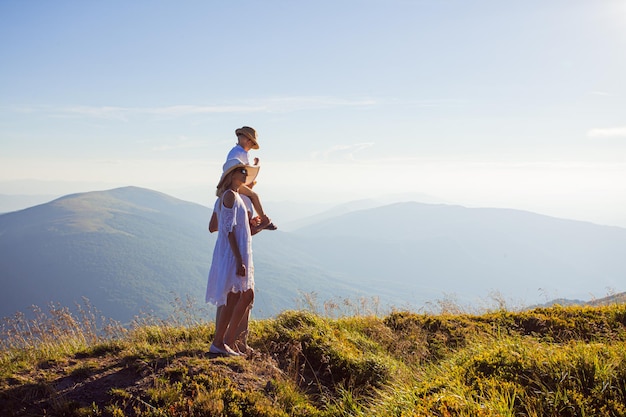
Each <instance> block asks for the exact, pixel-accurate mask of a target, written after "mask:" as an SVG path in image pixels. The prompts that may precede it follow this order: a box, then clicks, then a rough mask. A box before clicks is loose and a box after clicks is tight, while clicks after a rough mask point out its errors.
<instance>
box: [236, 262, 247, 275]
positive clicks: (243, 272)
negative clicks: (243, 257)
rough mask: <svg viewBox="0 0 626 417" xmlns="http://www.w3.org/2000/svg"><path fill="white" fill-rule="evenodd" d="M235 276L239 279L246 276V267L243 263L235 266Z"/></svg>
mask: <svg viewBox="0 0 626 417" xmlns="http://www.w3.org/2000/svg"><path fill="white" fill-rule="evenodd" d="M237 275H239V276H241V277H245V276H246V266H245V265H244V264H243V263H239V265H238V266H237Z"/></svg>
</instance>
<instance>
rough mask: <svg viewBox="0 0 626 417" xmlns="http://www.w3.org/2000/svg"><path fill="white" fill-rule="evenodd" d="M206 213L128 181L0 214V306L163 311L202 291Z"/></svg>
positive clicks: (120, 315)
mask: <svg viewBox="0 0 626 417" xmlns="http://www.w3.org/2000/svg"><path fill="white" fill-rule="evenodd" d="M209 216H210V210H209V209H207V208H206V207H203V206H200V205H197V204H192V203H187V202H183V201H181V200H176V199H174V198H171V197H168V196H166V195H164V194H161V193H157V192H154V191H149V190H144V189H140V188H136V187H127V188H121V189H115V190H110V191H107V192H92V193H85V194H77V195H71V196H67V197H63V198H61V199H58V200H55V201H53V202H51V203H48V204H44V205H40V206H36V207H32V208H29V209H26V210H22V211H19V212H14V213H8V214H5V215H3V216H0V251H1V253H2V256H1V257H0V271H1V274H2V275H1V279H2V285H3V287H4V289H5V290H4V291H3V292H2V296H0V297H1V301H0V303H1V304H2V311H3V312H5V313H6V312H8V313H9V314H12V313H13V312H15V311H25V310H26V308H27V307H28V306H29V305H31V304H36V305H45V304H47V303H48V302H60V303H61V304H63V305H73V304H74V303H75V302H77V301H80V300H81V297H87V298H88V299H90V300H91V302H92V304H93V305H95V306H97V307H98V308H99V309H100V310H102V312H103V313H104V314H105V315H106V316H107V317H112V318H115V319H119V320H123V321H127V320H129V319H130V318H132V317H133V316H134V315H136V314H138V313H139V312H140V311H141V310H144V311H155V312H157V313H158V314H163V313H164V312H167V311H169V310H170V309H171V306H170V303H171V302H172V301H173V300H174V299H175V297H176V296H182V297H184V296H185V295H186V294H202V293H203V291H204V287H205V285H206V273H207V270H208V266H209V265H210V252H211V250H212V247H213V243H212V236H211V235H210V234H209V233H208V232H207V231H206V228H205V227H203V225H206V224H208V219H209ZM5 315H6V314H5Z"/></svg>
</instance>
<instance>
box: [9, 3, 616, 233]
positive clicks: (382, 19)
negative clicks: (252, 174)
mask: <svg viewBox="0 0 626 417" xmlns="http://www.w3.org/2000/svg"><path fill="white" fill-rule="evenodd" d="M625 22H626V3H624V2H623V1H619V0H600V1H594V2H589V1H586V0H554V1H550V2H543V1H539V0H532V1H528V2H523V3H511V2H504V3H503V2H497V1H478V2H471V3H467V2H463V1H461V0H452V1H448V2H431V1H420V0H416V1H412V2H407V1H403V0H391V1H386V2H381V1H378V0H358V1H357V0H345V1H339V2H337V1H328V0H324V1H320V2H315V3H310V4H303V3H297V4H296V3H290V2H284V1H270V2H263V3H258V2H250V1H244V2H238V3H237V4H232V3H213V2H202V1H191V2H185V3H177V4H174V3H171V2H168V1H162V0H155V1H146V0H140V1H137V2H132V3H128V2H121V1H117V0H113V1H108V2H105V3H82V2H75V1H64V0H61V1H57V2H53V3H36V4H35V3H30V2H3V3H0V33H1V34H2V36H0V39H1V40H0V53H1V54H2V56H3V65H2V66H1V67H0V91H2V95H1V96H0V109H2V112H0V194H27V195H28V194H30V195H33V194H35V195H57V196H60V195H65V194H69V193H75V192H84V191H94V190H98V189H110V188H116V187H120V186H127V185H134V186H140V187H145V188H149V189H154V190H157V191H162V192H165V193H168V194H170V195H173V196H175V197H178V198H182V199H186V200H189V201H193V202H197V203H200V204H203V205H206V206H209V207H211V206H212V201H213V200H212V198H213V197H212V195H213V190H214V187H215V183H216V181H217V179H218V178H219V175H220V173H221V166H222V163H223V162H224V158H225V155H226V153H227V152H228V150H229V149H230V148H231V147H232V146H233V145H234V143H235V135H234V130H235V129H236V128H238V127H241V126H242V125H249V126H253V127H255V128H256V129H257V130H258V132H259V144H260V146H261V148H260V150H258V151H253V152H252V155H251V156H253V157H254V156H258V157H259V158H260V159H261V166H262V168H261V172H260V175H259V184H258V188H257V191H258V192H259V193H260V194H261V196H262V199H264V200H265V201H268V202H270V201H272V202H274V201H276V202H280V201H295V202H315V203H319V204H329V205H336V204H341V203H343V202H347V201H351V200H355V199H363V198H380V197H381V196H385V195H392V194H394V195H397V194H401V193H406V194H419V195H427V196H432V198H433V199H434V200H441V201H445V202H449V203H452V204H459V205H463V206H468V207H497V208H513V209H520V210H528V211H533V212H536V213H540V214H546V215H549V216H554V217H562V218H567V219H574V220H583V221H590V222H594V223H597V224H606V225H616V226H621V227H626V181H624V178H626V112H624V109H626V79H625V78H624V76H623V74H624V73H626V55H625V54H624V53H623V51H624V50H626V25H625V24H624V23H625ZM26 180H33V181H30V182H28V181H27V182H24V181H26ZM13 191H17V192H13ZM269 214H270V215H271V213H269Z"/></svg>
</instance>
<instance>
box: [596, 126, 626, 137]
mask: <svg viewBox="0 0 626 417" xmlns="http://www.w3.org/2000/svg"><path fill="white" fill-rule="evenodd" d="M587 136H588V137H590V138H626V126H619V127H607V128H597V129H591V130H589V131H588V132H587Z"/></svg>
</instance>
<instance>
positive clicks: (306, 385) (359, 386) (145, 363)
mask: <svg viewBox="0 0 626 417" xmlns="http://www.w3.org/2000/svg"><path fill="white" fill-rule="evenodd" d="M363 311H364V310H361V311H360V312H358V313H357V314H350V315H345V316H340V317H335V316H334V315H333V316H331V315H328V314H327V315H321V314H316V313H314V312H311V311H307V310H301V311H285V312H283V313H282V314H280V315H278V316H277V317H276V318H273V319H264V320H257V321H253V322H252V324H251V345H252V346H253V347H254V348H255V349H256V353H255V354H254V355H253V356H252V357H250V358H247V359H245V358H210V357H209V356H208V355H207V351H208V348H209V345H210V342H211V340H212V337H213V331H214V327H213V324H212V323H204V322H197V321H195V320H180V321H178V322H167V321H160V322H157V321H151V320H148V319H145V320H140V321H138V322H136V323H135V325H134V326H133V327H132V328H131V329H125V328H122V327H120V326H117V325H116V324H115V323H106V322H105V323H100V322H98V320H96V318H95V316H94V314H93V313H91V312H90V311H89V309H83V310H81V311H80V312H79V314H72V313H70V312H69V311H68V310H67V309H64V308H60V307H53V308H51V310H50V313H43V312H40V315H39V319H38V320H34V321H26V320H25V319H21V320H20V318H19V317H16V318H14V319H13V320H11V321H10V322H6V323H5V327H4V336H5V338H4V339H3V341H2V343H3V346H2V354H1V357H0V369H1V374H0V415H2V416H32V415H58V416H374V415H375V416H599V415H602V416H626V343H625V342H626V304H613V305H608V306H594V307H591V306H585V307H583V306H569V307H560V306H555V307H549V308H536V309H534V310H530V311H524V312H509V311H506V310H499V311H492V312H487V313H483V314H461V313H458V314H450V313H445V312H442V313H438V314H415V313H411V312H393V313H391V314H388V315H386V316H384V317H378V316H376V315H373V314H369V313H364V312H363ZM97 322H98V323H97Z"/></svg>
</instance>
